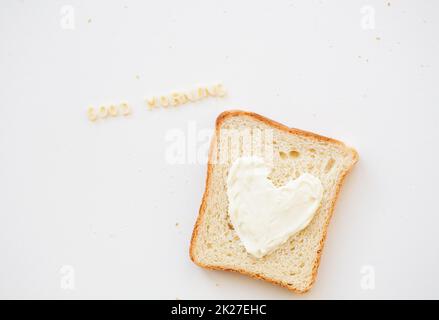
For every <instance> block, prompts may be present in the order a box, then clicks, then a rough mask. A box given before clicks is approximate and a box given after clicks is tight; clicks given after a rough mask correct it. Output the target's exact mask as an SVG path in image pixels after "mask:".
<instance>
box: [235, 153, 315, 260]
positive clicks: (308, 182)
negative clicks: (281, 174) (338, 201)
mask: <svg viewBox="0 0 439 320" xmlns="http://www.w3.org/2000/svg"><path fill="white" fill-rule="evenodd" d="M269 173H270V168H269V167H268V166H267V165H266V164H265V162H264V160H263V159H262V158H259V157H242V158H238V159H237V160H236V161H234V163H233V164H232V166H231V167H230V170H229V175H228V177H227V196H228V199H229V216H230V221H231V223H232V225H233V227H234V229H235V231H236V233H237V234H238V236H239V238H240V239H241V241H242V243H243V245H244V247H245V248H246V250H247V251H248V252H249V253H250V254H252V255H253V256H255V257H257V258H261V257H263V256H264V255H266V254H268V253H270V252H271V251H273V250H274V249H276V248H277V247H278V246H280V245H282V244H283V243H285V242H286V241H287V240H288V239H289V238H290V237H291V236H292V235H294V234H295V233H297V232H299V231H301V230H303V229H304V228H305V227H306V226H307V225H308V224H309V223H310V222H311V220H312V218H313V216H314V214H315V212H316V211H317V209H318V208H319V206H320V202H321V200H322V197H323V186H322V183H321V182H320V180H319V179H318V178H316V177H315V176H313V175H311V174H308V173H304V174H302V175H301V176H300V177H299V178H297V179H295V180H292V181H289V182H288V183H287V184H285V185H284V186H281V187H279V188H277V187H275V186H274V185H273V183H272V182H271V181H270V180H269V179H268V175H269Z"/></svg>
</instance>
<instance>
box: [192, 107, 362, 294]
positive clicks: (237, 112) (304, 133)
mask: <svg viewBox="0 0 439 320" xmlns="http://www.w3.org/2000/svg"><path fill="white" fill-rule="evenodd" d="M237 116H249V117H252V118H254V119H257V120H259V121H261V122H264V123H266V124H267V125H270V126H272V127H275V128H277V129H280V130H283V131H285V132H288V133H292V134H297V135H302V136H305V137H311V138H314V139H316V140H319V141H324V142H331V143H335V144H338V145H340V146H341V147H343V148H345V149H346V151H349V152H351V153H352V156H353V162H352V165H351V166H350V167H349V168H348V169H347V170H345V171H344V172H343V174H342V177H341V179H340V181H339V183H338V184H337V188H336V194H335V197H334V198H333V199H332V203H331V207H330V210H329V215H328V218H327V219H326V221H325V225H324V230H323V235H322V238H321V239H320V243H319V249H318V250H317V258H316V260H315V261H314V265H313V271H312V276H311V282H310V284H309V285H308V286H307V287H306V288H305V289H298V288H296V287H294V286H291V285H289V284H287V283H284V282H282V281H278V280H276V279H272V278H269V277H266V276H264V275H261V274H258V273H254V272H249V271H247V270H243V269H239V268H226V267H221V266H213V265H207V264H204V263H201V262H200V261H198V260H197V257H196V255H195V253H194V248H195V241H196V239H197V237H198V229H199V226H200V224H201V221H202V218H203V216H204V212H205V209H206V199H207V195H208V193H209V190H210V179H211V173H212V168H213V165H212V161H211V160H212V154H213V150H215V148H216V144H217V137H218V136H219V130H220V128H221V125H222V123H223V122H224V120H226V119H228V118H231V117H237ZM358 158H359V156H358V153H357V151H355V150H354V149H353V148H350V147H347V146H346V145H345V144H344V143H343V142H341V141H338V140H335V139H332V138H328V137H325V136H321V135H318V134H315V133H312V132H308V131H304V130H300V129H295V128H290V127H287V126H285V125H283V124H281V123H279V122H276V121H273V120H271V119H268V118H265V117H263V116H261V115H259V114H257V113H253V112H249V111H242V110H230V111H224V112H222V113H221V114H220V115H219V116H218V117H217V119H216V122H215V133H214V135H213V137H212V141H211V144H210V148H209V161H208V164H207V176H206V188H205V191H204V194H203V198H202V200H201V205H200V210H199V214H198V217H197V220H196V222H195V226H194V230H193V232H192V238H191V243H190V248H189V256H190V258H191V260H192V261H193V262H194V263H195V264H196V265H198V266H200V267H202V268H206V269H211V270H223V271H234V272H238V273H242V274H244V275H248V276H251V277H253V278H256V279H261V280H265V281H268V282H271V283H273V284H277V285H280V286H282V287H285V288H287V289H288V290H290V291H293V292H295V293H299V294H302V293H306V292H307V291H309V289H311V287H312V286H313V284H314V282H315V280H316V277H317V271H318V268H319V265H320V259H321V255H322V251H323V247H324V243H325V240H326V234H327V230H328V226H329V222H330V220H331V217H332V215H333V212H334V208H335V203H336V202H337V199H338V196H339V194H340V190H341V186H342V185H343V182H344V180H345V177H346V175H347V174H348V173H349V172H350V171H351V170H352V168H353V166H354V165H355V163H356V162H357V161H358Z"/></svg>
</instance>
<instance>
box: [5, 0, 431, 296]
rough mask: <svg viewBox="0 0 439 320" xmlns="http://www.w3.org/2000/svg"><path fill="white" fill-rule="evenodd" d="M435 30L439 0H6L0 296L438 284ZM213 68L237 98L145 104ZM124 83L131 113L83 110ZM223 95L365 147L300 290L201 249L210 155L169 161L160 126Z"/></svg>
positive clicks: (226, 103) (195, 114)
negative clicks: (67, 22) (97, 114)
mask: <svg viewBox="0 0 439 320" xmlns="http://www.w3.org/2000/svg"><path fill="white" fill-rule="evenodd" d="M66 4H69V5H72V6H73V8H74V13H75V22H76V28H75V29H74V30H66V29H63V28H61V27H60V19H61V14H60V10H61V7H62V6H63V5H66ZM364 5H371V6H372V7H373V8H374V9H375V13H376V15H375V20H376V28H375V29H373V30H364V29H362V27H361V21H362V20H361V19H362V14H361V8H363V6H364ZM89 19H91V20H90V21H89ZM438 30H439V3H438V2H437V1H433V0H431V1H392V0H391V1H390V6H388V5H387V3H386V2H385V1H368V2H365V1H332V2H331V1H276V3H274V2H273V1H266V2H262V1H221V2H219V1H172V2H171V1H160V2H159V1H155V2H152V1H149V2H147V3H146V1H93V2H91V1H73V0H72V1H70V2H64V1H38V2H37V1H30V0H23V1H9V0H7V1H1V3H0V297H1V298H61V299H64V298H169V299H175V298H180V299H189V298H215V299H220V298H250V299H252V298H263V299H264V298H269V299H271V298H281V299H283V298H286V299H298V298H301V299H306V298H439V276H438V274H437V270H438V269H439V241H438V239H437V233H438V231H437V230H438V224H439V215H438V208H437V195H436V192H437V190H438V188H437V185H438V181H439V173H438V172H439V171H438V170H437V163H438V151H437V141H438V138H439V129H438V116H439V111H438V110H439V109H438V104H439V90H438V88H437V85H438V81H439V77H438V74H439V73H438V71H439V66H438V58H437V57H439V37H438ZM377 37H379V40H377ZM136 75H138V76H139V77H138V79H137V78H136ZM216 81H222V83H223V84H224V85H225V87H226V88H227V89H228V92H229V97H228V98H227V99H226V100H214V99H212V100H210V101H207V100H206V101H205V102H202V103H199V104H193V105H191V106H184V107H181V108H177V109H174V110H156V111H154V112H148V111H147V110H146V108H145V106H144V102H143V99H144V98H145V97H146V96H149V95H155V94H160V93H168V92H170V91H173V90H176V89H191V88H192V87H193V86H194V85H196V84H211V83H215V82H216ZM123 100H126V101H128V102H129V103H130V104H131V105H132V106H133V108H134V114H133V116H132V117H130V118H129V119H124V118H120V119H112V120H111V121H110V120H109V121H105V122H104V121H102V122H100V123H97V124H92V123H90V122H89V121H88V120H87V118H86V116H85V111H86V108H87V106H88V105H90V104H94V105H98V104H103V103H117V102H120V101H123ZM229 108H244V109H248V110H251V111H255V112H258V113H261V114H263V115H265V116H267V117H270V118H272V119H275V120H277V121H280V122H282V123H285V124H288V125H290V126H294V127H298V128H302V129H306V130H311V131H315V132H318V133H321V134H324V135H328V136H331V137H335V138H338V139H340V140H343V141H345V142H346V143H348V144H350V145H352V146H354V147H356V148H357V150H358V151H359V153H360V162H359V163H358V165H357V167H356V168H355V170H354V171H353V172H352V174H351V175H350V176H349V177H348V179H347V181H346V184H345V186H344V188H343V190H342V193H341V197H340V199H339V202H338V204H337V208H336V212H335V215H334V218H333V220H332V222H331V224H330V227H329V232H328V238H327V242H326V245H325V249H324V252H323V258H322V262H321V266H320V269H319V275H318V278H317V282H316V284H315V286H314V288H313V289H312V291H310V293H309V294H307V295H305V296H297V295H294V294H292V293H290V292H289V291H287V290H285V289H282V288H279V287H276V286H273V285H270V284H268V283H264V282H262V281H256V280H252V279H250V278H247V277H245V276H240V275H237V274H231V273H226V272H216V271H207V270H202V269H200V268H198V267H197V266H195V265H194V264H193V263H191V261H190V260H189V256H188V247H189V240H190V236H191V232H192V227H193V224H194V221H195V219H196V216H197V212H198V207H199V204H200V200H201V196H202V192H203V189H204V179H205V171H206V168H205V166H204V165H201V164H185V165H170V164H168V163H167V162H166V161H165V150H166V148H167V147H169V143H167V142H166V141H165V134H166V133H167V132H169V130H170V129H172V128H179V129H181V130H184V132H187V127H188V122H189V121H196V122H195V124H196V126H197V128H199V129H203V128H210V127H212V126H213V123H214V120H215V118H216V116H217V115H218V114H219V113H220V112H221V111H223V110H226V109H229ZM177 222H178V223H179V226H178V227H176V225H175V224H176V223H177ZM65 265H69V266H72V267H73V268H74V271H75V273H74V275H75V289H74V290H67V289H63V288H62V286H61V280H62V277H63V275H62V274H61V273H60V269H61V268H62V266H65ZM367 265H371V266H373V267H374V268H375V275H376V287H375V290H363V289H362V287H361V285H360V284H361V279H362V278H361V277H362V274H361V270H362V268H363V266H367Z"/></svg>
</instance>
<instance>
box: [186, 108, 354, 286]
mask: <svg viewBox="0 0 439 320" xmlns="http://www.w3.org/2000/svg"><path fill="white" fill-rule="evenodd" d="M230 132H232V135H234V136H232V137H230ZM242 132H247V133H248V132H250V135H251V137H252V138H254V136H257V135H258V136H259V137H260V136H262V137H263V138H262V139H260V141H261V143H260V144H257V143H254V141H256V140H246V138H245V136H243V137H238V136H239V135H240V134H241V133H242ZM261 132H269V133H270V134H261ZM230 138H231V142H230V141H229V140H227V139H230ZM226 140H227V141H229V143H228V144H226V145H224V144H223V141H226ZM251 141H253V142H251ZM224 146H226V147H224ZM244 154H246V155H256V156H259V157H262V158H264V159H265V161H266V162H267V163H271V166H272V168H273V169H272V172H271V174H270V176H269V179H270V180H271V181H272V182H273V184H274V185H275V186H281V185H284V184H285V183H286V182H288V181H289V180H292V179H296V178H297V177H299V176H300V175H301V174H302V173H305V172H307V173H310V174H312V175H314V176H316V177H318V178H319V179H320V181H321V183H322V185H323V188H324V194H323V199H322V201H321V205H320V208H319V209H318V210H317V212H316V213H315V215H314V217H313V219H312V221H311V222H310V224H309V225H308V226H307V227H306V228H305V229H304V230H302V231H300V232H299V233H297V234H295V235H293V236H291V237H290V238H289V240H288V241H287V242H286V243H284V244H283V245H280V246H279V247H278V248H277V249H275V250H274V251H273V252H271V253H269V254H268V255H266V256H264V257H262V258H259V259H258V258H255V257H253V256H252V255H251V254H249V253H248V252H247V251H246V250H245V248H244V246H243V245H242V243H241V241H240V239H239V237H238V235H237V234H236V232H235V231H234V229H233V226H232V224H231V223H230V219H229V215H228V198H227V175H228V171H229V168H230V166H231V164H232V163H233V161H234V160H236V158H238V157H240V156H243V155H244ZM219 159H221V160H219ZM357 160H358V154H357V152H356V151H355V150H353V149H351V148H349V147H347V146H345V145H344V144H343V143H342V142H340V141H337V140H334V139H331V138H327V137H323V136H320V135H317V134H314V133H311V132H306V131H302V130H298V129H292V128H288V127H286V126H284V125H282V124H279V123H277V122H274V121H272V120H269V119H267V118H264V117H262V116H260V115H258V114H255V113H251V112H245V111H226V112H223V113H222V114H220V115H219V117H218V118H217V120H216V128H215V135H214V137H213V138H212V142H211V146H210V151H209V163H208V167H207V178H206V189H205V192H204V195H203V199H202V202H201V207H200V211H199V215H198V219H197V221H196V224H195V227H194V230H193V234H192V240H191V244H190V257H191V259H192V260H193V261H194V262H195V263H196V264H197V265H199V266H201V267H204V268H208V269H219V270H229V271H236V272H240V273H243V274H247V275H250V276H252V277H255V278H259V279H263V280H267V281H270V282H272V283H275V284H279V285H281V286H284V287H286V288H288V289H290V290H292V291H295V292H298V293H304V292H306V291H308V290H309V289H310V288H311V286H312V284H313V283H314V281H315V278H316V275H317V269H318V266H319V262H320V255H321V253H322V249H323V244H324V241H325V237H326V229H327V227H328V224H329V220H330V218H331V215H332V212H333V210H334V205H335V202H336V199H337V196H338V194H339V191H340V187H341V185H342V183H343V180H344V178H345V176H346V174H347V173H348V172H349V170H350V169H351V168H352V167H353V165H354V164H355V162H356V161H357Z"/></svg>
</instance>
